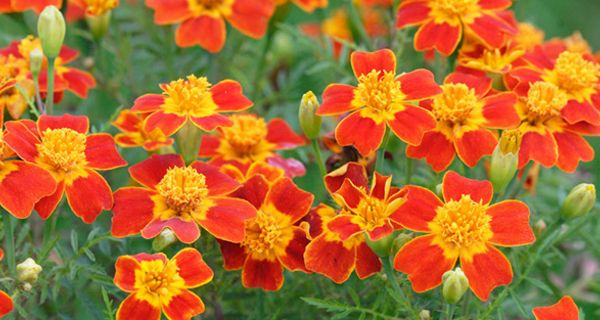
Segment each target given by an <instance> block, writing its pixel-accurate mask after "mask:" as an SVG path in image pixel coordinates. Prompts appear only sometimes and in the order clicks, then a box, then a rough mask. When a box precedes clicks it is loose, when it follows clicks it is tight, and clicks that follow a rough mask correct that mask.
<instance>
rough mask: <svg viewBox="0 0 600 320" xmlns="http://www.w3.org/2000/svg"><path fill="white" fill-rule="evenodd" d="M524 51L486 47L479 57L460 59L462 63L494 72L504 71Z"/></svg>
mask: <svg viewBox="0 0 600 320" xmlns="http://www.w3.org/2000/svg"><path fill="white" fill-rule="evenodd" d="M524 53H525V51H524V50H510V51H506V50H503V49H498V48H495V49H484V50H483V52H482V54H481V56H479V57H478V58H472V57H468V56H462V57H460V58H459V59H460V63H461V64H463V65H465V66H467V67H471V68H474V69H478V70H483V71H488V72H492V73H503V72H506V71H508V69H509V68H510V67H511V64H512V63H513V62H514V61H515V60H517V59H518V58H519V57H521V56H522V55H523V54H524Z"/></svg>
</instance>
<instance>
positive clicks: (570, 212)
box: [560, 183, 596, 219]
mask: <svg viewBox="0 0 600 320" xmlns="http://www.w3.org/2000/svg"><path fill="white" fill-rule="evenodd" d="M595 204H596V188H595V187H594V185H593V184H589V183H582V184H579V185H577V186H575V188H573V189H572V190H571V192H569V194H568V195H567V197H566V198H565V201H564V202H563V204H562V207H561V208H560V213H561V214H562V216H563V218H565V219H573V218H577V217H581V216H583V215H586V214H587V213H588V212H590V211H591V210H592V208H594V205H595Z"/></svg>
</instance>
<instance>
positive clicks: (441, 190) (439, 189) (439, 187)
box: [435, 183, 444, 198]
mask: <svg viewBox="0 0 600 320" xmlns="http://www.w3.org/2000/svg"><path fill="white" fill-rule="evenodd" d="M435 194H437V195H438V197H440V198H443V197H444V186H443V185H442V184H441V183H438V184H437V185H436V186H435Z"/></svg>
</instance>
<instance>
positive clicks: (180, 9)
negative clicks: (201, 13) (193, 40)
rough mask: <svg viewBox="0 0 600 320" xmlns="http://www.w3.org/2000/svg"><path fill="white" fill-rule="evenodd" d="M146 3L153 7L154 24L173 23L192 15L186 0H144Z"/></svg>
mask: <svg viewBox="0 0 600 320" xmlns="http://www.w3.org/2000/svg"><path fill="white" fill-rule="evenodd" d="M146 5H147V6H148V7H150V8H152V9H154V22H156V24H174V23H177V22H180V21H183V20H186V19H188V18H190V17H191V15H192V13H191V12H190V9H189V3H188V1H187V0H146Z"/></svg>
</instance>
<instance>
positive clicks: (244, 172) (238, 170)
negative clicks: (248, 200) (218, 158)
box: [219, 162, 285, 183]
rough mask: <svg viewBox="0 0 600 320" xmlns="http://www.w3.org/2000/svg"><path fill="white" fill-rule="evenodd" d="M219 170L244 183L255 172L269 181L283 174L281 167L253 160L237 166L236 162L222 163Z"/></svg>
mask: <svg viewBox="0 0 600 320" xmlns="http://www.w3.org/2000/svg"><path fill="white" fill-rule="evenodd" d="M219 170H220V171H221V172H223V173H225V174H226V175H228V176H230V177H232V178H233V179H235V180H236V181H237V182H239V183H244V182H246V181H248V180H249V179H250V178H252V177H254V176H255V175H257V174H260V175H262V176H263V177H264V178H265V179H267V181H269V182H273V181H275V180H277V179H279V178H281V177H283V176H285V171H283V169H281V168H279V167H275V166H272V165H270V164H268V163H265V162H253V163H252V164H250V166H248V167H244V166H239V164H237V163H234V164H231V163H224V164H222V165H221V166H220V167H219Z"/></svg>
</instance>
